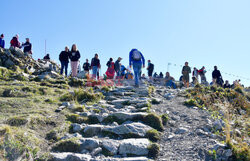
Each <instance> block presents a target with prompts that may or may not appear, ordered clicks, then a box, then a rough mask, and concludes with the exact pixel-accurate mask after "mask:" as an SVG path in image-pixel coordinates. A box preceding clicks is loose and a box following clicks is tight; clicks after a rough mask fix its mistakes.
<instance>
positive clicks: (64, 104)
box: [62, 102, 70, 107]
mask: <svg viewBox="0 0 250 161" xmlns="http://www.w3.org/2000/svg"><path fill="white" fill-rule="evenodd" d="M62 106H65V107H69V106H70V103H69V102H63V103H62Z"/></svg>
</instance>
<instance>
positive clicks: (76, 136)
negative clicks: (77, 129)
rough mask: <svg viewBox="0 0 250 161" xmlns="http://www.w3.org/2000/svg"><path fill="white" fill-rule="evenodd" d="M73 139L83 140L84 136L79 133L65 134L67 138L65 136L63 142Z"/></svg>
mask: <svg viewBox="0 0 250 161" xmlns="http://www.w3.org/2000/svg"><path fill="white" fill-rule="evenodd" d="M71 138H82V135H80V134H79V133H74V134H65V136H63V137H62V138H61V140H65V139H71Z"/></svg>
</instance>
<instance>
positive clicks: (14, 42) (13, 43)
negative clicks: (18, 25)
mask: <svg viewBox="0 0 250 161" xmlns="http://www.w3.org/2000/svg"><path fill="white" fill-rule="evenodd" d="M18 38H19V36H18V35H16V36H14V37H13V38H12V39H11V41H10V46H12V47H14V48H15V47H17V48H21V44H20V42H19V40H18Z"/></svg>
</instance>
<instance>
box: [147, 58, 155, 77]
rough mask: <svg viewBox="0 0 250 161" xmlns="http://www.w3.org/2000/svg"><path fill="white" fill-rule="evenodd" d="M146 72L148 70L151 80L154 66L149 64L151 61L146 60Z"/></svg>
mask: <svg viewBox="0 0 250 161" xmlns="http://www.w3.org/2000/svg"><path fill="white" fill-rule="evenodd" d="M147 70H148V77H149V80H152V75H153V71H154V64H152V63H151V60H148V67H147Z"/></svg>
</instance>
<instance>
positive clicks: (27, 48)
mask: <svg viewBox="0 0 250 161" xmlns="http://www.w3.org/2000/svg"><path fill="white" fill-rule="evenodd" d="M22 47H23V52H24V54H25V55H28V56H30V55H31V54H32V44H31V43H30V39H29V38H26V42H25V43H23V44H22Z"/></svg>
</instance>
